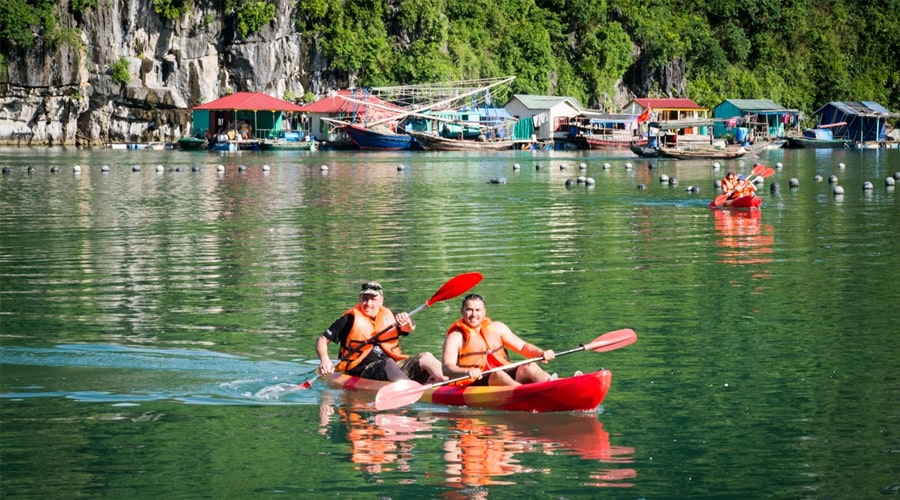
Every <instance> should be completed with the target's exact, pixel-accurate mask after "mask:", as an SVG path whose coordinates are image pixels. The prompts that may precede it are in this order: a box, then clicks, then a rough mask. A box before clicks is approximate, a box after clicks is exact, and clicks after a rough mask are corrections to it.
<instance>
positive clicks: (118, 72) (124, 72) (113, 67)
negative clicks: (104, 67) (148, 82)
mask: <svg viewBox="0 0 900 500" xmlns="http://www.w3.org/2000/svg"><path fill="white" fill-rule="evenodd" d="M109 72H110V74H111V75H112V80H113V81H114V82H116V83H121V84H122V85H128V82H130V81H131V71H129V70H128V59H125V56H122V57H120V58H119V60H118V61H116V62H114V63H112V64H110V65H109Z"/></svg>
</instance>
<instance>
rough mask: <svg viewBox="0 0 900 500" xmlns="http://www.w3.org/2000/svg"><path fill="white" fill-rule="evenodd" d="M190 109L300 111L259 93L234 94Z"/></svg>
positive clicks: (288, 104) (298, 107)
mask: <svg viewBox="0 0 900 500" xmlns="http://www.w3.org/2000/svg"><path fill="white" fill-rule="evenodd" d="M192 109H207V110H212V111H215V110H240V111H245V110H250V111H302V109H301V108H300V106H297V105H296V104H294V103H292V102H288V101H283V100H281V99H278V98H275V97H272V96H270V95H266V94H262V93H260V92H235V93H234V94H231V95H227V96H225V97H223V98H221V99H216V100H215V101H210V102H207V103H205V104H201V105H199V106H194V107H193V108H192Z"/></svg>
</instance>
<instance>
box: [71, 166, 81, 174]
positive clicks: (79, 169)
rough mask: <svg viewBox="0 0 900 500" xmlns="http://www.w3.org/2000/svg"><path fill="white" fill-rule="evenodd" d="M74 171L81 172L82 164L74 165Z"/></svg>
mask: <svg viewBox="0 0 900 500" xmlns="http://www.w3.org/2000/svg"><path fill="white" fill-rule="evenodd" d="M72 172H75V173H76V174H78V173H81V165H75V166H74V167H72Z"/></svg>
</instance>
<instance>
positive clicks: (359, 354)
mask: <svg viewBox="0 0 900 500" xmlns="http://www.w3.org/2000/svg"><path fill="white" fill-rule="evenodd" d="M344 314H345V315H347V314H352V315H353V327H352V328H351V329H350V333H349V334H348V335H347V338H346V340H345V341H344V343H343V344H342V345H341V350H340V357H341V362H340V363H338V365H337V366H336V367H335V370H336V371H340V372H345V371H348V370H352V369H353V368H355V367H356V365H358V364H359V363H360V362H361V361H362V360H363V359H365V358H366V356H368V355H369V353H370V352H372V348H373V347H374V346H375V344H379V345H381V350H382V351H384V352H385V353H386V354H387V355H388V356H390V357H392V358H394V359H395V360H398V361H399V360H401V359H406V358H408V357H409V356H407V355H405V354H403V350H402V349H400V335H399V333H398V330H397V328H396V327H395V328H391V326H392V325H394V324H395V322H394V313H393V312H391V310H390V309H388V308H387V307H382V308H380V309H379V310H378V314H376V315H375V319H374V320H372V318H370V317H368V316H367V315H366V313H364V312H363V311H362V309H360V308H359V305H355V306H353V307H352V308H350V309H349V310H347V312H345V313H344ZM385 329H388V331H386V332H385V333H383V334H381V335H380V336H378V338H374V337H375V334H376V333H378V332H381V331H382V330H385Z"/></svg>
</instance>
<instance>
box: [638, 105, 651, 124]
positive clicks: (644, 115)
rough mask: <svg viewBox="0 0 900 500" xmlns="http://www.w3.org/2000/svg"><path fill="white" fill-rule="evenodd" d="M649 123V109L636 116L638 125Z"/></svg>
mask: <svg viewBox="0 0 900 500" xmlns="http://www.w3.org/2000/svg"><path fill="white" fill-rule="evenodd" d="M648 121H650V108H647V109H645V110H644V112H643V113H641V114H640V116H638V123H644V122H648Z"/></svg>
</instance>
